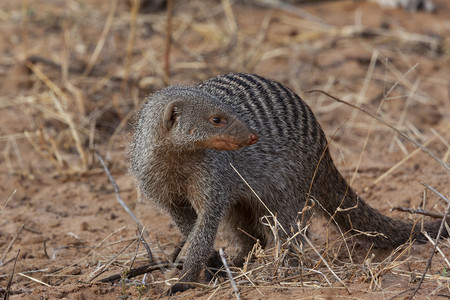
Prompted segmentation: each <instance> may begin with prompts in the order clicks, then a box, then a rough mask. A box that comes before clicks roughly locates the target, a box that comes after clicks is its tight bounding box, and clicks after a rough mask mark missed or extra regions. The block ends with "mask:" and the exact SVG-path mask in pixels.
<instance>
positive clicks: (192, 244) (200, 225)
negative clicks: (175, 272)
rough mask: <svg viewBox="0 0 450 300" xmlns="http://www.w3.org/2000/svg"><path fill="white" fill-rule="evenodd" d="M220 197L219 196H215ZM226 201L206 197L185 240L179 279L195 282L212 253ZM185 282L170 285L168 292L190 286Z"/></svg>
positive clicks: (174, 291)
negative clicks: (185, 250)
mask: <svg viewBox="0 0 450 300" xmlns="http://www.w3.org/2000/svg"><path fill="white" fill-rule="evenodd" d="M215 197H218V198H219V197H220V196H217V195H216V196H215ZM224 204H226V201H223V199H221V201H215V200H212V199H207V200H206V201H205V203H204V207H203V209H202V211H200V212H199V214H198V218H197V221H196V223H195V226H194V228H193V229H192V231H191V233H190V235H189V238H188V240H187V242H188V243H189V248H188V251H187V255H186V260H185V262H184V265H183V270H182V272H181V276H180V281H182V282H195V281H197V280H198V277H199V275H200V272H201V270H202V268H204V267H205V265H206V264H207V262H208V260H209V258H210V257H211V255H212V254H213V249H214V248H213V247H214V241H215V238H216V234H217V229H218V227H219V223H220V220H221V218H222V216H223V214H224V211H225V210H226V205H224ZM191 287H192V286H190V285H189V284H187V283H177V284H175V285H174V286H172V288H171V290H170V291H169V292H170V293H176V292H180V291H181V292H183V291H185V290H187V289H189V288H191Z"/></svg>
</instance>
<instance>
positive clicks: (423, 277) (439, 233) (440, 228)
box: [408, 203, 450, 300]
mask: <svg viewBox="0 0 450 300" xmlns="http://www.w3.org/2000/svg"><path fill="white" fill-rule="evenodd" d="M449 210H450V203H449V204H448V205H447V209H446V211H445V215H444V218H442V222H441V226H439V231H438V233H437V236H436V240H435V244H434V247H433V251H431V255H430V258H429V259H428V263H427V266H426V267H425V270H424V271H423V274H422V277H421V278H420V281H419V284H418V285H417V287H416V289H415V290H414V292H413V293H412V295H411V296H410V297H409V298H408V300H411V299H412V298H414V296H415V295H416V293H417V291H418V290H419V289H420V286H421V285H422V283H423V281H424V279H425V275H426V273H427V271H428V269H429V268H430V265H431V260H432V259H433V256H434V253H435V252H436V248H437V245H438V241H439V238H440V236H441V233H442V229H443V228H444V224H445V221H446V220H447V215H448V213H449Z"/></svg>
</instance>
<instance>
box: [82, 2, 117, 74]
mask: <svg viewBox="0 0 450 300" xmlns="http://www.w3.org/2000/svg"><path fill="white" fill-rule="evenodd" d="M117 2H118V0H111V6H110V8H109V14H108V17H107V18H106V22H105V26H104V27H103V31H102V33H101V34H100V38H99V39H98V43H97V46H96V47H95V49H94V52H93V53H92V55H91V57H90V58H89V61H88V64H87V67H86V70H85V71H84V73H83V76H88V75H89V73H90V72H91V70H92V68H93V67H94V65H95V62H96V61H97V59H98V56H99V55H100V52H101V51H102V49H103V46H104V45H105V41H106V37H107V35H108V33H109V30H110V29H111V25H112V22H113V20H114V14H115V13H116V8H117Z"/></svg>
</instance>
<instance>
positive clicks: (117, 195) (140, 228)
mask: <svg viewBox="0 0 450 300" xmlns="http://www.w3.org/2000/svg"><path fill="white" fill-rule="evenodd" d="M95 154H96V155H97V157H98V160H99V161H100V163H101V164H102V166H103V169H104V170H105V173H106V175H107V176H108V179H109V181H110V182H111V184H112V185H113V187H114V192H115V193H116V199H117V201H118V202H119V203H120V205H121V206H122V208H123V209H125V211H126V212H127V213H128V214H129V215H130V216H131V218H132V219H133V221H134V222H135V223H136V224H137V226H138V228H139V231H142V230H144V226H142V224H141V222H139V220H138V218H137V217H136V215H135V214H134V213H133V212H132V211H131V209H130V208H129V207H128V205H127V204H126V203H125V202H124V201H123V200H122V197H121V196H120V191H119V186H118V185H117V183H116V181H115V180H114V178H113V177H112V175H111V172H109V169H108V167H107V166H106V164H105V161H104V160H103V158H102V156H101V155H100V153H98V152H97V151H96V152H95ZM144 233H145V234H146V235H147V236H148V234H147V231H146V230H144Z"/></svg>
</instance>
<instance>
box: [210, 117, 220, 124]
mask: <svg viewBox="0 0 450 300" xmlns="http://www.w3.org/2000/svg"><path fill="white" fill-rule="evenodd" d="M211 120H212V121H213V122H214V123H216V124H220V123H221V122H222V120H221V119H220V118H219V117H214V118H212V119H211Z"/></svg>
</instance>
